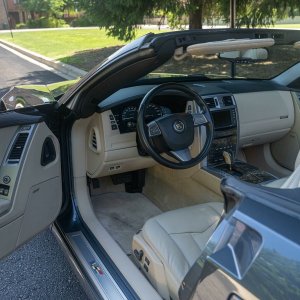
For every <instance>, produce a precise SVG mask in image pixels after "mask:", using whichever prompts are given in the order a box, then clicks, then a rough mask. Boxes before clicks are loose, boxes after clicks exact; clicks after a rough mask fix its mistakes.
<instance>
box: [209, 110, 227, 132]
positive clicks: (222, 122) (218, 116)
mask: <svg viewBox="0 0 300 300" xmlns="http://www.w3.org/2000/svg"><path fill="white" fill-rule="evenodd" d="M211 114H212V118H213V121H214V125H215V129H220V128H224V127H230V126H232V120H231V114H230V110H229V109H228V110H220V111H213V112H211Z"/></svg>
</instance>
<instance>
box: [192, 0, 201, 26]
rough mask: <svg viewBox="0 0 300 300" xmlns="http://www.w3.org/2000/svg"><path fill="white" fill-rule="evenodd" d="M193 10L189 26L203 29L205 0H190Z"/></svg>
mask: <svg viewBox="0 0 300 300" xmlns="http://www.w3.org/2000/svg"><path fill="white" fill-rule="evenodd" d="M190 6H191V11H190V14H189V28H190V29H202V21H203V19H202V17H203V16H202V14H203V2H202V0H190Z"/></svg>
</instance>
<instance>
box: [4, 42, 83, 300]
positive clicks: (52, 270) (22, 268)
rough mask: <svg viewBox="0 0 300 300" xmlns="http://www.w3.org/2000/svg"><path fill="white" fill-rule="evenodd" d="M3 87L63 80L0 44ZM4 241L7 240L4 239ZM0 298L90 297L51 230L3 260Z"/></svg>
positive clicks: (65, 298)
mask: <svg viewBox="0 0 300 300" xmlns="http://www.w3.org/2000/svg"><path fill="white" fill-rule="evenodd" d="M0 70H1V75H0V89H2V88H6V87H9V86H12V85H19V84H31V83H51V82H55V81H60V80H64V79H63V78H61V77H59V76H57V75H56V74H53V73H51V72H49V71H47V70H44V69H43V68H41V67H39V66H37V65H34V64H32V63H30V62H28V61H26V60H24V59H22V58H20V57H18V56H16V55H15V54H12V53H11V52H9V51H7V50H5V49H3V48H2V47H0ZM1 243H5V241H1ZM0 299H1V300H6V299H64V300H68V299H72V300H73V299H87V296H86V294H85V293H84V291H83V290H82V288H81V286H80V284H79V281H78V280H77V278H76V276H75V274H74V273H73V271H72V269H71V267H70V265H69V263H68V261H67V260H66V258H65V256H64V253H63V252H62V250H61V249H60V246H59V244H58V243H57V241H56V239H55V237H54V236H53V234H52V233H51V231H50V230H48V229H47V230H45V231H44V232H42V233H40V234H39V235H37V236H36V237H35V238H34V239H33V240H31V241H30V242H28V243H27V244H25V245H23V246H22V247H21V248H19V249H18V250H16V251H15V252H14V253H13V254H11V255H10V256H8V257H6V258H4V259H3V260H1V261H0Z"/></svg>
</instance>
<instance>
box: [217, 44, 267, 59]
mask: <svg viewBox="0 0 300 300" xmlns="http://www.w3.org/2000/svg"><path fill="white" fill-rule="evenodd" d="M218 57H219V58H221V59H226V60H229V61H231V62H237V63H238V62H243V63H244V62H255V61H262V60H266V59H268V51H267V50H266V49H264V48H257V49H247V50H243V51H228V52H221V53H219V55H218Z"/></svg>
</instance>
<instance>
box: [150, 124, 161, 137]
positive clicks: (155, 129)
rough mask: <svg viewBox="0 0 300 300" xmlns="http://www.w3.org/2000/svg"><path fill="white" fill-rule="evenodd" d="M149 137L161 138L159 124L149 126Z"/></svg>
mask: <svg viewBox="0 0 300 300" xmlns="http://www.w3.org/2000/svg"><path fill="white" fill-rule="evenodd" d="M147 127H148V134H149V137H154V136H159V135H161V130H160V128H159V126H158V124H157V123H156V122H155V121H152V122H150V123H149V124H147Z"/></svg>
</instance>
